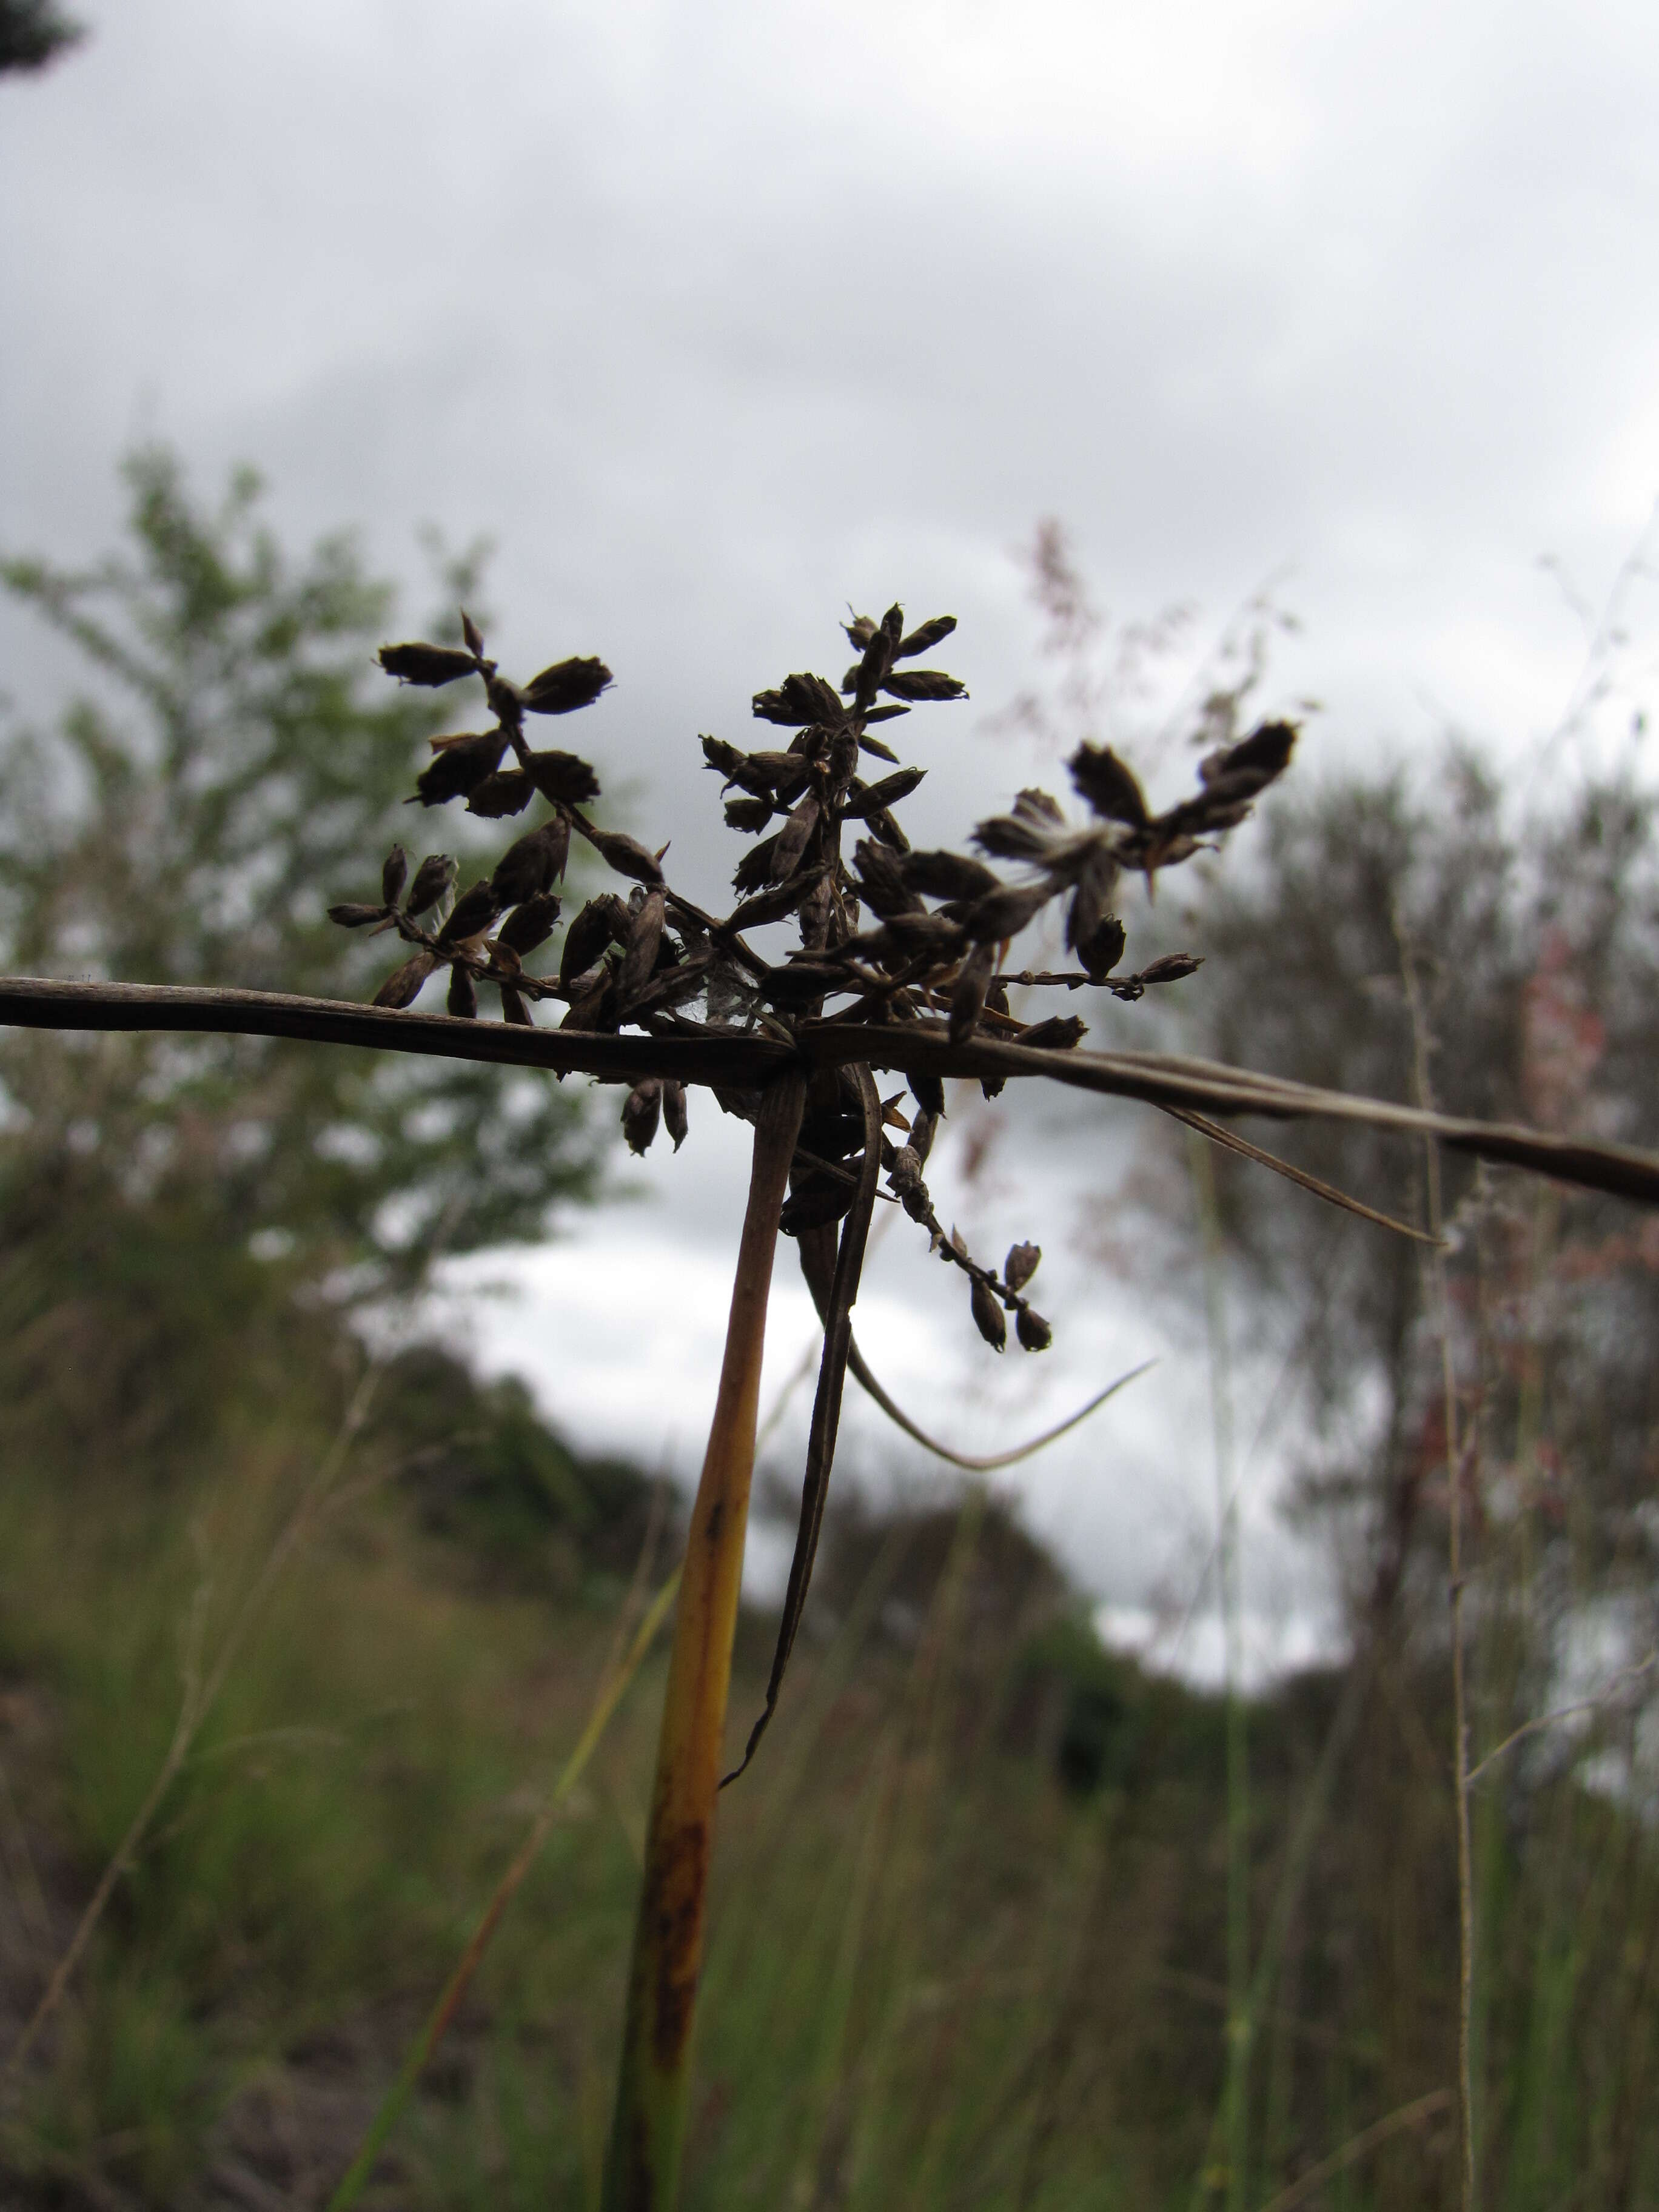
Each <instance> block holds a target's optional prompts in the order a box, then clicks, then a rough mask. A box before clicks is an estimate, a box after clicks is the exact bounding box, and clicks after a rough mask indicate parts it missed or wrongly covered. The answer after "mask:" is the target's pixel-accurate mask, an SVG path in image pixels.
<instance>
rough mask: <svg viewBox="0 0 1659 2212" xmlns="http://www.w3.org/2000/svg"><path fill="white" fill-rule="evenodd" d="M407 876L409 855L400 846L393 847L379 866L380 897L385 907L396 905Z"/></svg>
mask: <svg viewBox="0 0 1659 2212" xmlns="http://www.w3.org/2000/svg"><path fill="white" fill-rule="evenodd" d="M408 875H409V855H408V854H407V853H405V852H404V848H403V847H402V846H401V845H394V846H393V847H392V850H391V851H390V852H389V853H388V854H386V859H385V860H384V861H383V862H382V863H381V866H380V897H381V900H382V901H383V902H384V903H385V904H386V905H387V906H396V905H397V903H398V894H399V893H400V892H401V891H402V890H403V887H404V882H405V880H406V879H407V878H408Z"/></svg>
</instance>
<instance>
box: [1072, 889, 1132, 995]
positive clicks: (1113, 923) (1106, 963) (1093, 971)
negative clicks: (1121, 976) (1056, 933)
mask: <svg viewBox="0 0 1659 2212" xmlns="http://www.w3.org/2000/svg"><path fill="white" fill-rule="evenodd" d="M1075 911H1076V908H1075V904H1074V905H1073V912H1074V913H1075ZM1127 942H1128V940H1127V937H1126V936H1125V934H1124V929H1123V924H1122V923H1121V921H1119V920H1118V918H1117V916H1116V915H1115V914H1103V915H1101V917H1100V919H1099V921H1097V922H1096V923H1095V925H1094V927H1093V928H1092V929H1091V930H1089V931H1088V932H1087V933H1079V934H1078V935H1076V936H1075V937H1073V940H1072V944H1073V951H1075V952H1076V954H1077V957H1078V958H1079V961H1080V962H1081V963H1083V969H1084V973H1085V975H1087V976H1088V978H1089V981H1091V983H1103V982H1104V981H1106V978H1107V977H1108V976H1109V975H1110V974H1111V972H1112V970H1113V969H1114V968H1115V967H1116V965H1117V963H1118V962H1119V961H1120V960H1121V959H1122V957H1123V949H1124V946H1125V945H1126V944H1127Z"/></svg>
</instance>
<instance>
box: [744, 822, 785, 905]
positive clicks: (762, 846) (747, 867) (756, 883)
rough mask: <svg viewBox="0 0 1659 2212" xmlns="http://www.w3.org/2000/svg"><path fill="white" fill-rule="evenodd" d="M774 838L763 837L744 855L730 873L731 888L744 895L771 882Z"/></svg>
mask: <svg viewBox="0 0 1659 2212" xmlns="http://www.w3.org/2000/svg"><path fill="white" fill-rule="evenodd" d="M782 834H783V833H782V831H781V830H780V831H778V832H777V834H776V836H771V837H763V838H762V839H761V842H760V843H759V844H758V845H757V846H756V847H755V848H754V849H753V850H752V851H751V852H748V853H745V854H744V856H743V858H742V860H739V861H738V865H737V866H736V867H735V868H733V869H732V889H733V890H738V891H743V892H744V893H749V892H753V891H757V890H761V889H762V888H763V886H764V885H765V884H769V883H770V882H771V880H772V855H773V854H774V853H775V852H776V850H777V848H778V837H780V836H782Z"/></svg>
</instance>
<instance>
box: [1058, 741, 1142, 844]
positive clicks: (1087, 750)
mask: <svg viewBox="0 0 1659 2212" xmlns="http://www.w3.org/2000/svg"><path fill="white" fill-rule="evenodd" d="M1066 766H1067V767H1068V768H1069V769H1071V771H1072V781H1073V783H1074V784H1075V785H1076V787H1077V789H1078V792H1079V796H1080V797H1082V798H1084V799H1086V800H1087V801H1088V803H1089V805H1090V806H1091V807H1092V808H1093V810H1094V811H1095V812H1096V813H1097V815H1098V816H1099V817H1100V818H1101V820H1102V821H1103V822H1121V823H1124V824H1125V826H1126V827H1127V828H1129V829H1146V827H1147V825H1148V823H1150V822H1151V820H1152V817H1151V815H1150V814H1149V813H1148V811H1147V808H1146V793H1144V792H1143V791H1142V790H1141V788H1140V782H1139V778H1138V777H1137V776H1136V775H1135V772H1134V770H1133V769H1132V768H1131V767H1130V766H1129V764H1128V763H1127V761H1125V760H1121V759H1120V758H1119V757H1118V755H1117V754H1116V753H1115V752H1114V751H1113V750H1112V749H1111V747H1110V746H1109V745H1089V744H1084V745H1079V747H1078V749H1077V750H1076V751H1075V752H1074V753H1073V755H1072V757H1071V759H1070V760H1069V761H1068V762H1067V763H1066Z"/></svg>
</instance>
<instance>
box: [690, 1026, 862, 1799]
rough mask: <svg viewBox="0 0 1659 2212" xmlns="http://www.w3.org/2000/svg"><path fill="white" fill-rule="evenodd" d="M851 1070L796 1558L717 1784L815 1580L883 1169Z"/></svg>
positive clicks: (805, 1263)
mask: <svg viewBox="0 0 1659 2212" xmlns="http://www.w3.org/2000/svg"><path fill="white" fill-rule="evenodd" d="M855 1076H856V1080H857V1083H858V1086H859V1105H860V1110H861V1112H862V1114H863V1117H864V1155H863V1164H862V1167H861V1168H860V1173H859V1179H858V1190H857V1193H856V1195H855V1196H854V1200H853V1204H852V1207H851V1209H850V1211H849V1212H848V1214H847V1217H846V1218H845V1220H844V1221H843V1223H842V1232H841V1243H840V1245H839V1247H838V1249H837V1250H836V1262H835V1267H834V1270H833V1272H832V1273H831V1276H830V1280H829V1292H828V1297H827V1299H826V1301H825V1304H824V1306H823V1308H822V1309H821V1310H822V1312H823V1324H824V1326H823V1360H822V1362H821V1364H820V1365H819V1368H818V1387H817V1394H816V1395H815V1396H814V1398H813V1401H812V1424H811V1430H810V1431H809V1434H808V1437H807V1444H806V1474H805V1479H804V1480H803V1482H802V1484H801V1496H800V1522H799V1527H798V1528H797V1529H796V1532H795V1552H794V1557H793V1559H791V1560H790V1562H789V1583H788V1588H787V1589H786V1590H785V1592H784V1599H783V1616H782V1618H781V1620H780V1621H779V1623H778V1640H777V1644H776V1647H775V1650H774V1651H773V1654H772V1672H771V1674H770V1676H769V1679H768V1681H767V1685H766V1702H765V1704H764V1705H763V1707H762V1708H761V1712H760V1717H759V1718H758V1719H757V1721H756V1723H755V1725H754V1727H753V1728H752V1729H750V1731H749V1741H748V1742H747V1743H746V1744H745V1745H744V1753H743V1757H742V1758H741V1759H739V1760H738V1764H737V1765H736V1766H734V1767H733V1768H732V1771H731V1772H730V1773H729V1774H728V1775H726V1777H725V1778H724V1780H723V1781H722V1782H721V1784H720V1787H721V1789H722V1790H724V1789H725V1788H726V1784H728V1783H732V1782H735V1781H736V1780H737V1778H738V1775H740V1774H741V1773H742V1772H743V1771H744V1767H746V1766H747V1765H748V1764H749V1762H750V1759H752V1758H753V1757H754V1756H755V1753H756V1751H757V1749H758V1747H759V1745H760V1740H761V1738H762V1737H763V1735H765V1733H766V1731H767V1729H768V1727H769V1725H770V1723H771V1719H772V1716H773V1714H774V1713H775V1711H777V1706H778V1698H779V1694H780V1692H781V1690H782V1688H783V1678H784V1675H785V1673H786V1672H787V1668H788V1666H789V1658H790V1654H791V1653H792V1652H793V1650H794V1648H795V1638H796V1635H797V1633H798V1632H799V1628H800V1622H801V1615H802V1614H803V1613H805V1610H806V1593H807V1590H808V1589H809V1587H810V1586H811V1580H812V1564H813V1561H814V1560H815V1559H817V1551H818V1535H819V1532H820V1531H821V1530H822V1528H823V1504H824V1499H825V1498H826V1496H827V1495H828V1493H829V1471H830V1469H831V1468H832V1467H833V1466H834V1465H835V1460H836V1437H837V1436H838V1434H839V1433H840V1430H841V1401H842V1390H843V1389H844V1388H845V1386H846V1382H847V1361H848V1353H849V1352H851V1350H852V1346H853V1305H854V1300H855V1299H856V1298H857V1297H858V1294H859V1279H860V1275H861V1274H862V1273H863V1270H864V1252H865V1247H866V1244H867V1243H868V1242H869V1237H870V1217H871V1215H872V1213H873V1212H874V1211H875V1204H876V1177H877V1176H878V1172H879V1170H880V1168H881V1099H880V1097H879V1096H878V1092H877V1090H876V1085H875V1079H874V1077H873V1076H872V1074H871V1073H870V1071H869V1069H868V1068H867V1067H860V1068H858V1069H857V1070H855ZM828 1242H829V1237H828V1232H827V1231H815V1230H809V1231H807V1232H806V1233H805V1235H804V1236H803V1237H802V1238H801V1239H800V1247H801V1267H802V1271H803V1273H806V1274H807V1276H808V1279H809V1281H810V1280H811V1272H812V1270H811V1263H810V1261H809V1258H808V1247H809V1245H813V1244H816V1245H817V1249H818V1251H820V1252H821V1251H822V1250H823V1247H824V1246H825V1245H827V1243H828ZM815 1303H816V1294H815Z"/></svg>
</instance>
